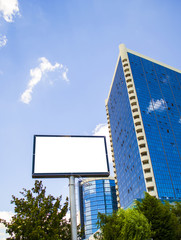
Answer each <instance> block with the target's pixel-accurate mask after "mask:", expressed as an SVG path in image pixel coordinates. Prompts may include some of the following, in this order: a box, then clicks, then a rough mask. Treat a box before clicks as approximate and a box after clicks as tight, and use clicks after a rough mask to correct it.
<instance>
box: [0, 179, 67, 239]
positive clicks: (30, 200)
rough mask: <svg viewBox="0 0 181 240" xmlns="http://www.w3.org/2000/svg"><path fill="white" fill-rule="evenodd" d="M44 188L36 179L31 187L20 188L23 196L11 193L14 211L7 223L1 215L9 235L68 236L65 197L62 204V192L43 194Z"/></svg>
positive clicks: (42, 237)
mask: <svg viewBox="0 0 181 240" xmlns="http://www.w3.org/2000/svg"><path fill="white" fill-rule="evenodd" d="M45 190H46V188H44V187H43V185H42V182H41V181H35V186H34V187H33V188H32V189H31V190H26V189H23V192H20V193H21V194H22V195H23V197H22V198H20V199H19V198H16V197H15V196H12V198H13V200H12V201H11V203H13V204H15V209H14V211H15V215H14V216H13V217H12V220H11V222H10V223H8V222H6V221H5V220H2V219H1V221H0V222H1V223H3V224H4V225H5V227H6V228H7V230H6V232H7V233H9V234H10V236H11V237H9V238H8V239H16V240H20V239H23V240H25V239H28V240H40V239H41V240H70V239H71V229H70V228H71V224H70V221H67V220H66V218H65V216H66V213H67V211H68V199H66V202H65V203H64V204H63V206H61V204H60V202H61V196H60V197H58V198H54V197H53V196H52V195H48V196H46V195H45Z"/></svg>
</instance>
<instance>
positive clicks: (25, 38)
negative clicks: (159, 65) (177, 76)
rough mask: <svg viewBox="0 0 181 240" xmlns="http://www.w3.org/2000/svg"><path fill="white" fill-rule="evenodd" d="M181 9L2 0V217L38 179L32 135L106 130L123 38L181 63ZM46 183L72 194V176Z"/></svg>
mask: <svg viewBox="0 0 181 240" xmlns="http://www.w3.org/2000/svg"><path fill="white" fill-rule="evenodd" d="M180 11H181V2H180V1H179V0H174V1H168V0H164V1H163V0H160V1H156V0H153V1H148V0H128V1H122V0H87V1H85V0H69V1H65V0H62V1H59V0H53V1H50V0H46V1H44V0H38V1H37V0H30V1H23V0H0V96H1V97H0V111H1V125H0V146H1V147H0V150H1V154H0V191H1V195H0V196H1V197H0V216H1V215H2V214H4V215H5V214H6V213H7V214H8V212H12V211H13V209H14V206H13V205H11V204H10V201H11V195H15V196H19V191H21V190H22V188H23V187H25V188H27V189H29V188H31V187H32V186H33V184H34V180H33V179H32V178H31V171H32V150H33V135H34V134H60V135H61V134H72V135H74V134H78V135H92V134H94V132H101V134H103V133H104V134H107V132H106V111H105V99H106V98H107V96H108V92H109V87H110V84H111V81H112V77H113V73H114V69H115V65H116V61H117V57H118V53H119V50H118V46H119V44H120V43H124V44H125V45H126V47H127V48H129V49H132V50H134V51H137V52H139V53H142V54H144V55H146V56H149V57H151V58H154V59H156V60H159V61H161V62H164V63H166V64H168V65H171V66H173V67H175V68H178V69H181V61H180V55H181V48H180V43H181V31H180V23H181V15H180ZM23 94H24V95H23ZM95 129H96V130H95ZM43 183H44V185H46V186H47V192H48V193H51V194H53V195H55V196H59V195H63V199H65V197H66V196H67V195H68V180H67V179H65V180H64V179H47V180H43ZM4 215H3V216H4ZM0 239H3V235H1V234H0Z"/></svg>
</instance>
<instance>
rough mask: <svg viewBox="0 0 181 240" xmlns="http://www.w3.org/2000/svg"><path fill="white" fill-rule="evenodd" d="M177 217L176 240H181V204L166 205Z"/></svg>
mask: <svg viewBox="0 0 181 240" xmlns="http://www.w3.org/2000/svg"><path fill="white" fill-rule="evenodd" d="M165 204H166V205H167V206H168V207H169V209H170V210H171V212H172V213H173V214H174V215H175V217H176V239H181V202H175V203H173V204H169V203H168V202H166V203H165Z"/></svg>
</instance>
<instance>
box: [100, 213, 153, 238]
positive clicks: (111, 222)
mask: <svg viewBox="0 0 181 240" xmlns="http://www.w3.org/2000/svg"><path fill="white" fill-rule="evenodd" d="M98 226H99V227H100V230H101V231H100V233H97V234H96V237H97V239H100V240H119V239H120V240H148V239H149V237H150V235H151V230H150V224H149V223H148V220H147V219H146V217H145V216H144V215H143V214H142V213H139V212H138V211H137V210H136V209H127V210H123V209H120V210H119V211H118V212H117V213H113V214H112V215H108V216H107V215H105V214H101V213H99V214H98Z"/></svg>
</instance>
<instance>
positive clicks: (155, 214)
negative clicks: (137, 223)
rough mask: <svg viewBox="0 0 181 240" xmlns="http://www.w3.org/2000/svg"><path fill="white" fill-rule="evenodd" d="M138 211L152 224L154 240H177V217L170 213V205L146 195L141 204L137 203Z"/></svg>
mask: <svg viewBox="0 0 181 240" xmlns="http://www.w3.org/2000/svg"><path fill="white" fill-rule="evenodd" d="M136 209H137V210H139V211H140V212H141V213H143V214H144V216H145V217H146V218H147V219H148V221H149V223H151V231H152V234H151V235H152V236H151V237H152V239H153V240H163V239H164V240H175V239H177V238H176V225H177V219H176V216H175V215H174V214H173V213H172V212H171V211H170V208H169V207H168V205H164V204H163V203H162V202H161V201H160V200H158V199H156V198H155V197H152V196H150V195H149V194H148V193H145V198H144V199H142V201H141V202H139V201H136Z"/></svg>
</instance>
